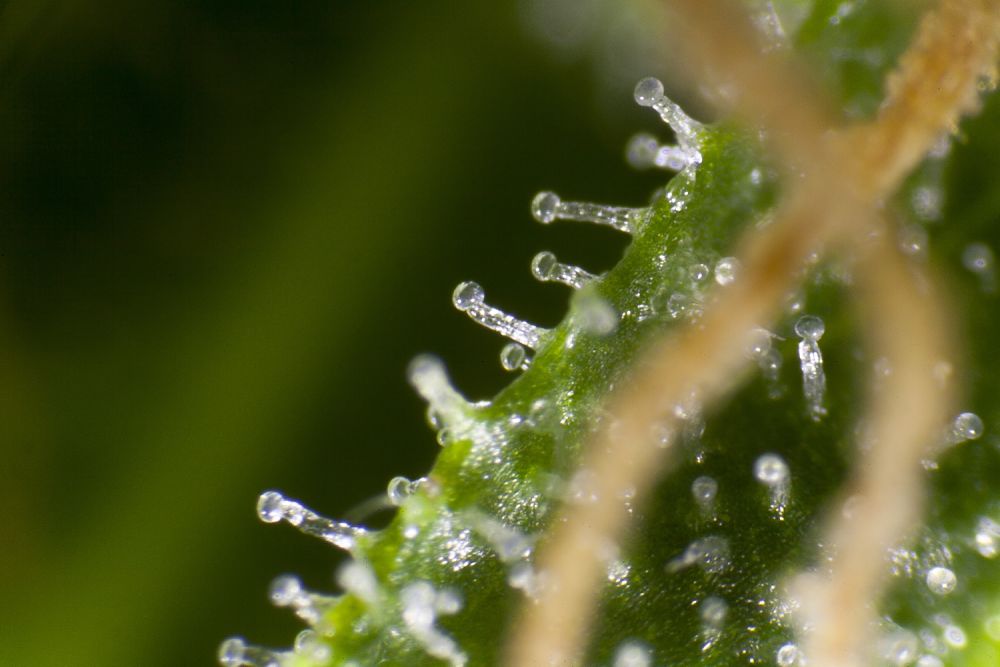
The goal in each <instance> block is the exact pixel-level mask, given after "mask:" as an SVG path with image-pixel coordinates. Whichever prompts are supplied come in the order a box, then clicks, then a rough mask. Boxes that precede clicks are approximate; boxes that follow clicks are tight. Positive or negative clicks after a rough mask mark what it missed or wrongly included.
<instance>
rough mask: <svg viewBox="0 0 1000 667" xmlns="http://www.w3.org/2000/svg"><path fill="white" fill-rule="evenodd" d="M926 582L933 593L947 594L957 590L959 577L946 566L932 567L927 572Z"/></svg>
mask: <svg viewBox="0 0 1000 667" xmlns="http://www.w3.org/2000/svg"><path fill="white" fill-rule="evenodd" d="M926 582H927V588H929V589H930V590H931V592H932V593H937V594H938V595H947V594H949V593H951V592H952V591H953V590H955V586H957V585H958V577H956V576H955V573H954V572H952V571H951V570H949V569H948V568H946V567H932V568H931V569H930V570H929V571H928V572H927V577H926Z"/></svg>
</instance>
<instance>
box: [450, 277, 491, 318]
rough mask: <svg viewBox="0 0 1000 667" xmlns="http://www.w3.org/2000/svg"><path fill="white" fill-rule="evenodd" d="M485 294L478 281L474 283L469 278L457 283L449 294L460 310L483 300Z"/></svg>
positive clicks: (467, 308) (464, 309)
mask: <svg viewBox="0 0 1000 667" xmlns="http://www.w3.org/2000/svg"><path fill="white" fill-rule="evenodd" d="M485 297H486V294H485V293H484V292H483V288H482V287H480V285H479V284H478V283H474V282H472V281H471V280H466V281H465V282H462V283H459V284H458V287H456V288H455V291H454V292H452V294H451V301H452V303H454V304H455V308H458V309H459V310H461V311H466V310H469V309H470V308H472V307H473V306H476V305H477V304H480V303H482V302H483V299H484V298H485Z"/></svg>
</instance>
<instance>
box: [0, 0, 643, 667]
mask: <svg viewBox="0 0 1000 667" xmlns="http://www.w3.org/2000/svg"><path fill="white" fill-rule="evenodd" d="M0 33H2V34H3V36H4V39H3V40H2V43H0V81H2V84H3V85H2V90H3V93H2V94H0V146H2V150H0V164H2V168H0V173H2V174H3V176H2V186H0V215H2V222H0V271H2V276H3V280H2V282H0V285H2V291H0V312H2V317H0V341H2V344H0V359H2V364H0V368H2V369H3V370H2V372H0V415H2V418H0V454H2V461H3V462H2V464H0V501H2V504H3V507H4V508H5V513H4V517H5V518H4V520H3V521H2V522H0V543H2V544H3V549H2V551H0V564H2V567H0V628H3V629H2V631H0V636H2V640H0V663H2V664H10V665H32V666H38V667H45V666H49V665H52V666H54V665H66V664H80V665H83V664H90V665H125V664H142V665H178V664H191V665H193V664H211V663H213V662H214V660H215V658H214V656H215V651H216V647H217V646H218V643H219V641H220V639H221V638H223V637H225V636H227V635H229V634H233V633H237V632H239V633H243V634H246V635H247V636H249V637H252V638H253V639H254V640H257V641H261V642H262V643H271V644H275V645H284V644H287V643H288V641H289V638H290V637H291V636H292V635H293V634H294V632H295V629H296V627H297V623H296V622H295V621H294V620H293V619H292V618H291V617H290V615H289V614H287V613H283V612H281V611H276V610H272V609H269V608H268V607H267V606H266V604H265V602H264V600H265V593H266V588H267V583H268V581H269V580H270V578H271V577H273V576H274V575H275V574H278V573H280V572H283V571H287V570H293V571H296V572H299V573H301V574H303V576H304V578H305V579H306V581H307V582H308V583H310V584H311V585H313V586H314V587H316V588H329V587H330V586H331V579H330V577H331V572H332V569H333V565H334V564H335V561H334V559H333V558H331V554H330V552H329V551H328V550H327V549H325V548H323V547H322V546H320V545H317V544H313V543H310V542H308V541H306V540H297V539H293V538H292V537H291V536H288V535H285V536H284V537H282V536H281V535H280V534H277V533H275V532H274V531H273V530H266V529H265V528H264V527H263V526H261V525H260V524H259V523H258V522H257V521H256V520H255V518H254V514H253V504H254V501H255V498H256V495H257V493H258V492H259V491H260V490H261V489H263V488H266V487H269V486H277V487H280V488H282V489H284V490H286V491H287V492H289V493H290V494H295V495H297V496H299V497H302V498H308V499H309V501H310V502H311V503H312V504H314V505H315V506H316V507H317V508H321V509H323V510H324V511H325V512H327V513H329V514H332V515H335V516H350V510H351V509H352V508H353V507H354V506H355V505H357V504H359V503H360V502H361V501H363V500H364V499H366V498H369V497H371V496H373V495H375V494H379V493H381V492H382V491H383V490H384V488H385V484H386V482H387V480H388V479H389V478H390V477H391V476H393V475H396V474H405V475H410V476H416V475H417V474H419V473H421V472H422V471H425V470H426V469H427V468H428V467H429V465H430V462H431V461H432V460H433V457H434V456H435V454H436V450H437V445H435V444H434V443H433V440H432V439H431V438H430V437H429V436H428V434H427V431H426V428H425V427H424V426H423V422H422V414H423V407H422V406H421V405H420V403H419V401H418V399H417V398H416V397H415V396H414V395H413V392H412V390H411V389H410V388H409V387H407V386H406V383H405V381H404V373H403V371H404V369H405V367H406V364H407V362H408V361H409V359H410V358H412V357H413V356H414V355H415V354H416V353H418V352H420V351H427V350H441V351H445V350H446V351H447V353H448V360H449V363H450V365H451V367H452V370H453V373H454V374H455V375H456V376H457V378H458V380H459V381H460V382H461V383H462V385H463V388H465V389H466V390H467V391H468V392H469V393H470V394H471V395H479V396H485V395H487V394H490V393H492V392H493V391H495V390H496V389H497V388H498V387H500V386H501V384H502V382H504V381H505V379H504V378H503V375H502V371H501V370H500V368H499V366H498V364H497V362H496V353H497V350H498V348H499V345H498V343H497V340H496V339H495V337H493V336H490V335H489V334H487V333H485V332H478V331H470V329H469V328H468V327H467V326H465V325H464V323H463V322H462V321H461V319H460V318H459V316H457V315H456V314H455V313H454V310H453V309H452V307H451V305H450V303H449V300H448V297H449V294H450V292H451V289H452V287H453V286H454V285H455V283H456V282H458V280H460V279H461V278H464V277H469V276H474V277H476V278H477V279H478V280H481V281H482V282H483V283H484V284H485V285H487V287H488V288H489V289H490V291H491V295H492V296H493V297H494V298H495V299H497V300H499V301H501V302H504V303H506V304H508V305H510V306H511V307H512V308H516V309H517V310H518V311H519V312H521V313H522V314H524V315H525V316H527V317H531V318H534V319H535V320H536V321H540V322H542V323H545V324H552V323H554V322H555V321H556V320H557V319H558V318H559V317H560V315H561V313H562V311H563V309H564V307H565V302H566V296H565V294H564V293H563V292H561V291H560V290H558V289H556V288H550V287H539V286H537V284H535V283H534V281H533V280H532V279H531V277H530V274H529V272H528V270H527V267H528V263H529V260H530V258H531V256H532V255H533V254H534V252H535V251H536V250H537V248H538V247H540V246H542V245H544V246H546V247H551V248H553V249H554V250H556V252H561V253H562V254H563V255H564V256H566V258H568V259H573V260H574V261H578V262H580V263H583V264H587V265H589V266H592V267H593V268H594V269H595V270H596V269H603V268H607V267H609V266H610V265H611V264H612V263H613V262H614V261H615V259H616V257H617V254H618V252H619V249H620V248H621V245H622V244H620V243H619V244H618V245H615V243H616V241H617V238H616V237H615V236H614V235H613V234H611V233H610V232H609V233H606V234H605V233H601V232H600V231H590V230H586V231H584V232H583V233H581V234H577V235H574V236H573V237H571V238H566V237H565V236H563V235H561V234H556V233H554V232H553V231H552V230H547V229H542V228H539V226H538V225H537V224H534V223H533V222H532V221H531V219H530V216H529V214H528V203H529V201H530V199H531V196H532V194H533V193H534V191H535V190H537V189H538V187H539V184H541V183H546V184H550V185H552V186H553V187H561V188H563V189H564V190H565V191H566V192H577V193H579V194H581V195H582V194H587V195H594V196H600V197H603V198H606V199H608V200H618V201H622V202H623V203H641V202H643V201H645V199H646V197H647V195H648V192H649V191H650V190H651V189H652V188H653V187H655V183H656V182H657V180H658V179H656V177H655V176H649V177H645V178H643V177H638V178H637V177H636V176H635V175H634V174H631V173H630V172H629V171H628V170H627V169H626V168H625V167H624V166H623V164H622V162H621V159H620V157H621V151H622V145H623V142H624V140H625V139H626V138H627V137H628V135H629V133H630V132H631V131H632V130H633V129H634V127H635V126H636V119H638V118H640V117H642V116H643V115H642V114H640V112H639V111H638V110H634V109H632V108H631V105H630V103H629V99H628V97H627V95H624V96H622V99H621V100H618V101H616V102H615V104H614V105H608V104H605V103H604V102H603V100H602V99H601V97H600V95H601V93H600V92H599V91H597V90H596V89H595V88H594V87H593V85H592V84H591V77H590V70H589V69H588V67H586V66H583V65H580V64H573V63H565V62H562V61H559V60H558V59H556V58H553V57H551V55H550V53H549V52H548V51H547V50H546V49H545V47H543V46H541V45H539V44H538V43H536V42H535V41H533V39H532V38H530V37H528V36H526V34H525V32H524V30H523V24H522V19H521V14H520V10H519V8H518V6H517V5H516V4H515V3H513V2H508V3H499V4H493V5H489V4H482V5H469V6H463V7H461V8H459V9H456V8H455V6H454V5H453V4H450V3H445V2H425V3H421V4H420V5H419V6H415V5H412V4H411V3H402V2H379V3H329V2H324V3H319V2H294V3H281V4H274V3H264V2H253V1H250V2H225V1H205V2H193V3H170V2H146V3H138V4H137V3H126V2H106V3H100V4H99V5H94V4H90V3H82V2H61V3H53V2H34V1H32V2H27V1H15V2H11V3H6V4H5V5H4V7H3V10H2V13H0ZM630 85H631V82H627V83H626V85H625V87H624V89H625V90H627V89H628V87H629V86H630ZM605 109H611V110H612V113H611V114H610V115H609V113H607V112H606V111H604V110H605ZM619 111H620V112H621V115H615V114H616V113H618V112H619ZM369 520H370V522H372V523H373V524H378V523H380V522H384V516H378V515H377V516H374V517H371V518H370V519H369Z"/></svg>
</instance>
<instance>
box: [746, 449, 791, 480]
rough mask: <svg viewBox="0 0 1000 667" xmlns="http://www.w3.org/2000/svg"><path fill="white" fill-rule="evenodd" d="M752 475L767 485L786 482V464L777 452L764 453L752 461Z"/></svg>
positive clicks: (787, 474)
mask: <svg viewBox="0 0 1000 667" xmlns="http://www.w3.org/2000/svg"><path fill="white" fill-rule="evenodd" d="M753 470H754V476H755V477H756V478H757V479H758V480H759V481H761V482H763V483H764V484H766V485H767V486H779V485H781V484H786V483H787V482H788V476H789V473H788V464H787V463H785V460H784V459H783V458H781V457H780V456H778V455H777V454H764V455H763V456H761V457H760V458H758V459H757V461H756V462H755V463H754V466H753Z"/></svg>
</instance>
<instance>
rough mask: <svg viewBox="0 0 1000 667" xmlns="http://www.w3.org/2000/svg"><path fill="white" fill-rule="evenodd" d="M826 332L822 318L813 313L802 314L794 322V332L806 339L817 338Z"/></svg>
mask: <svg viewBox="0 0 1000 667" xmlns="http://www.w3.org/2000/svg"><path fill="white" fill-rule="evenodd" d="M824 333H826V325H825V324H823V320H821V319H820V318H818V317H816V316H815V315H804V316H802V317H800V318H799V319H798V321H797V322H796V323H795V334H796V335H797V336H799V337H800V338H806V339H808V340H819V339H820V338H822V337H823V334H824Z"/></svg>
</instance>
